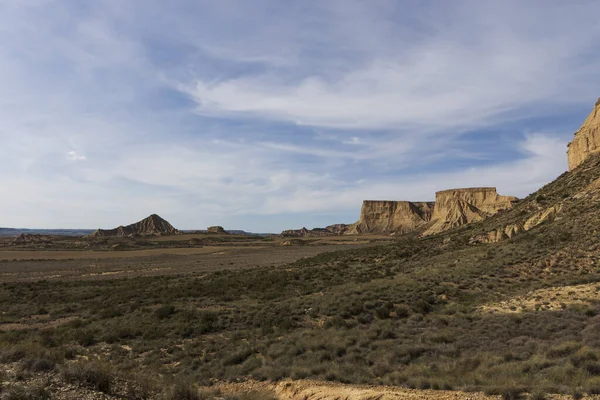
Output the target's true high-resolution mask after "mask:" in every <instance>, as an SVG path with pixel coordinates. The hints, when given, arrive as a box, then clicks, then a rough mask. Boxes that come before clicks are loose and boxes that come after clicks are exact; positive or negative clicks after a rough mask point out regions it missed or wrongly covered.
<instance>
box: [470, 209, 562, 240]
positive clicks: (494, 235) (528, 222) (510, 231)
mask: <svg viewBox="0 0 600 400" xmlns="http://www.w3.org/2000/svg"><path fill="white" fill-rule="evenodd" d="M562 208H563V206H562V204H560V203H559V204H556V205H554V206H552V207H548V208H545V209H543V210H539V211H536V212H534V213H533V214H531V215H530V216H529V217H528V218H527V219H525V220H524V221H523V222H521V223H516V224H510V225H506V226H505V227H504V229H495V230H493V231H490V232H488V233H487V234H482V235H477V236H475V237H472V238H471V239H470V240H469V243H497V242H500V241H502V240H504V239H508V238H511V237H513V236H515V235H516V234H518V233H520V232H526V231H528V230H530V229H532V228H535V227H536V226H538V225H540V224H542V223H544V222H546V221H548V220H549V219H552V218H554V217H556V215H557V214H559V213H560V212H561V210H562Z"/></svg>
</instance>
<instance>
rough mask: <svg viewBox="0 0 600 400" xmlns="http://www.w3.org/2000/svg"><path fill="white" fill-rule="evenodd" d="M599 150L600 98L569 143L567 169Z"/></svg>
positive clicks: (571, 168)
mask: <svg viewBox="0 0 600 400" xmlns="http://www.w3.org/2000/svg"><path fill="white" fill-rule="evenodd" d="M599 151H600V98H599V99H598V101H597V102H596V105H595V106H594V109H593V110H592V112H591V113H590V115H588V117H587V119H586V120H585V122H584V123H583V125H582V126H581V128H579V130H578V131H577V132H576V133H575V137H574V138H573V141H572V142H571V143H569V147H568V150H567V155H568V158H569V171H571V170H573V169H574V168H576V167H577V166H578V165H579V164H581V163H582V162H583V161H585V159H586V158H587V156H588V155H590V154H593V153H596V152H599Z"/></svg>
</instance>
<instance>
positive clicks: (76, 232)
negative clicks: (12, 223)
mask: <svg viewBox="0 0 600 400" xmlns="http://www.w3.org/2000/svg"><path fill="white" fill-rule="evenodd" d="M92 232H94V230H93V229H25V228H0V236H19V235H20V234H22V233H29V234H38V235H63V236H85V235H89V234H90V233H92Z"/></svg>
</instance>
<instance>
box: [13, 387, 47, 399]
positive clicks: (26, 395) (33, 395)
mask: <svg viewBox="0 0 600 400" xmlns="http://www.w3.org/2000/svg"><path fill="white" fill-rule="evenodd" d="M3 399H4V400H50V399H51V396H50V393H49V392H48V391H47V390H46V389H44V388H43V387H42V386H33V387H23V386H12V387H11V388H10V389H9V390H8V392H7V393H6V395H5V396H4V397H3Z"/></svg>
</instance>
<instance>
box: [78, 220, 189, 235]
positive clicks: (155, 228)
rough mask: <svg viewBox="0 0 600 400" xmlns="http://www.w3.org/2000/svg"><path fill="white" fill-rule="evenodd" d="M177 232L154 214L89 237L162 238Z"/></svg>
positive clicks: (101, 230)
mask: <svg viewBox="0 0 600 400" xmlns="http://www.w3.org/2000/svg"><path fill="white" fill-rule="evenodd" d="M177 233H179V231H178V230H177V229H175V228H173V225H171V224H170V223H168V222H167V221H166V220H164V219H162V218H161V217H159V216H158V215H156V214H152V215H151V216H149V217H148V218H145V219H143V220H141V221H139V222H136V223H134V224H131V225H127V226H119V227H117V228H114V229H98V230H96V231H95V232H93V233H92V234H90V235H89V237H110V236H116V237H124V236H162V235H173V234H177Z"/></svg>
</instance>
